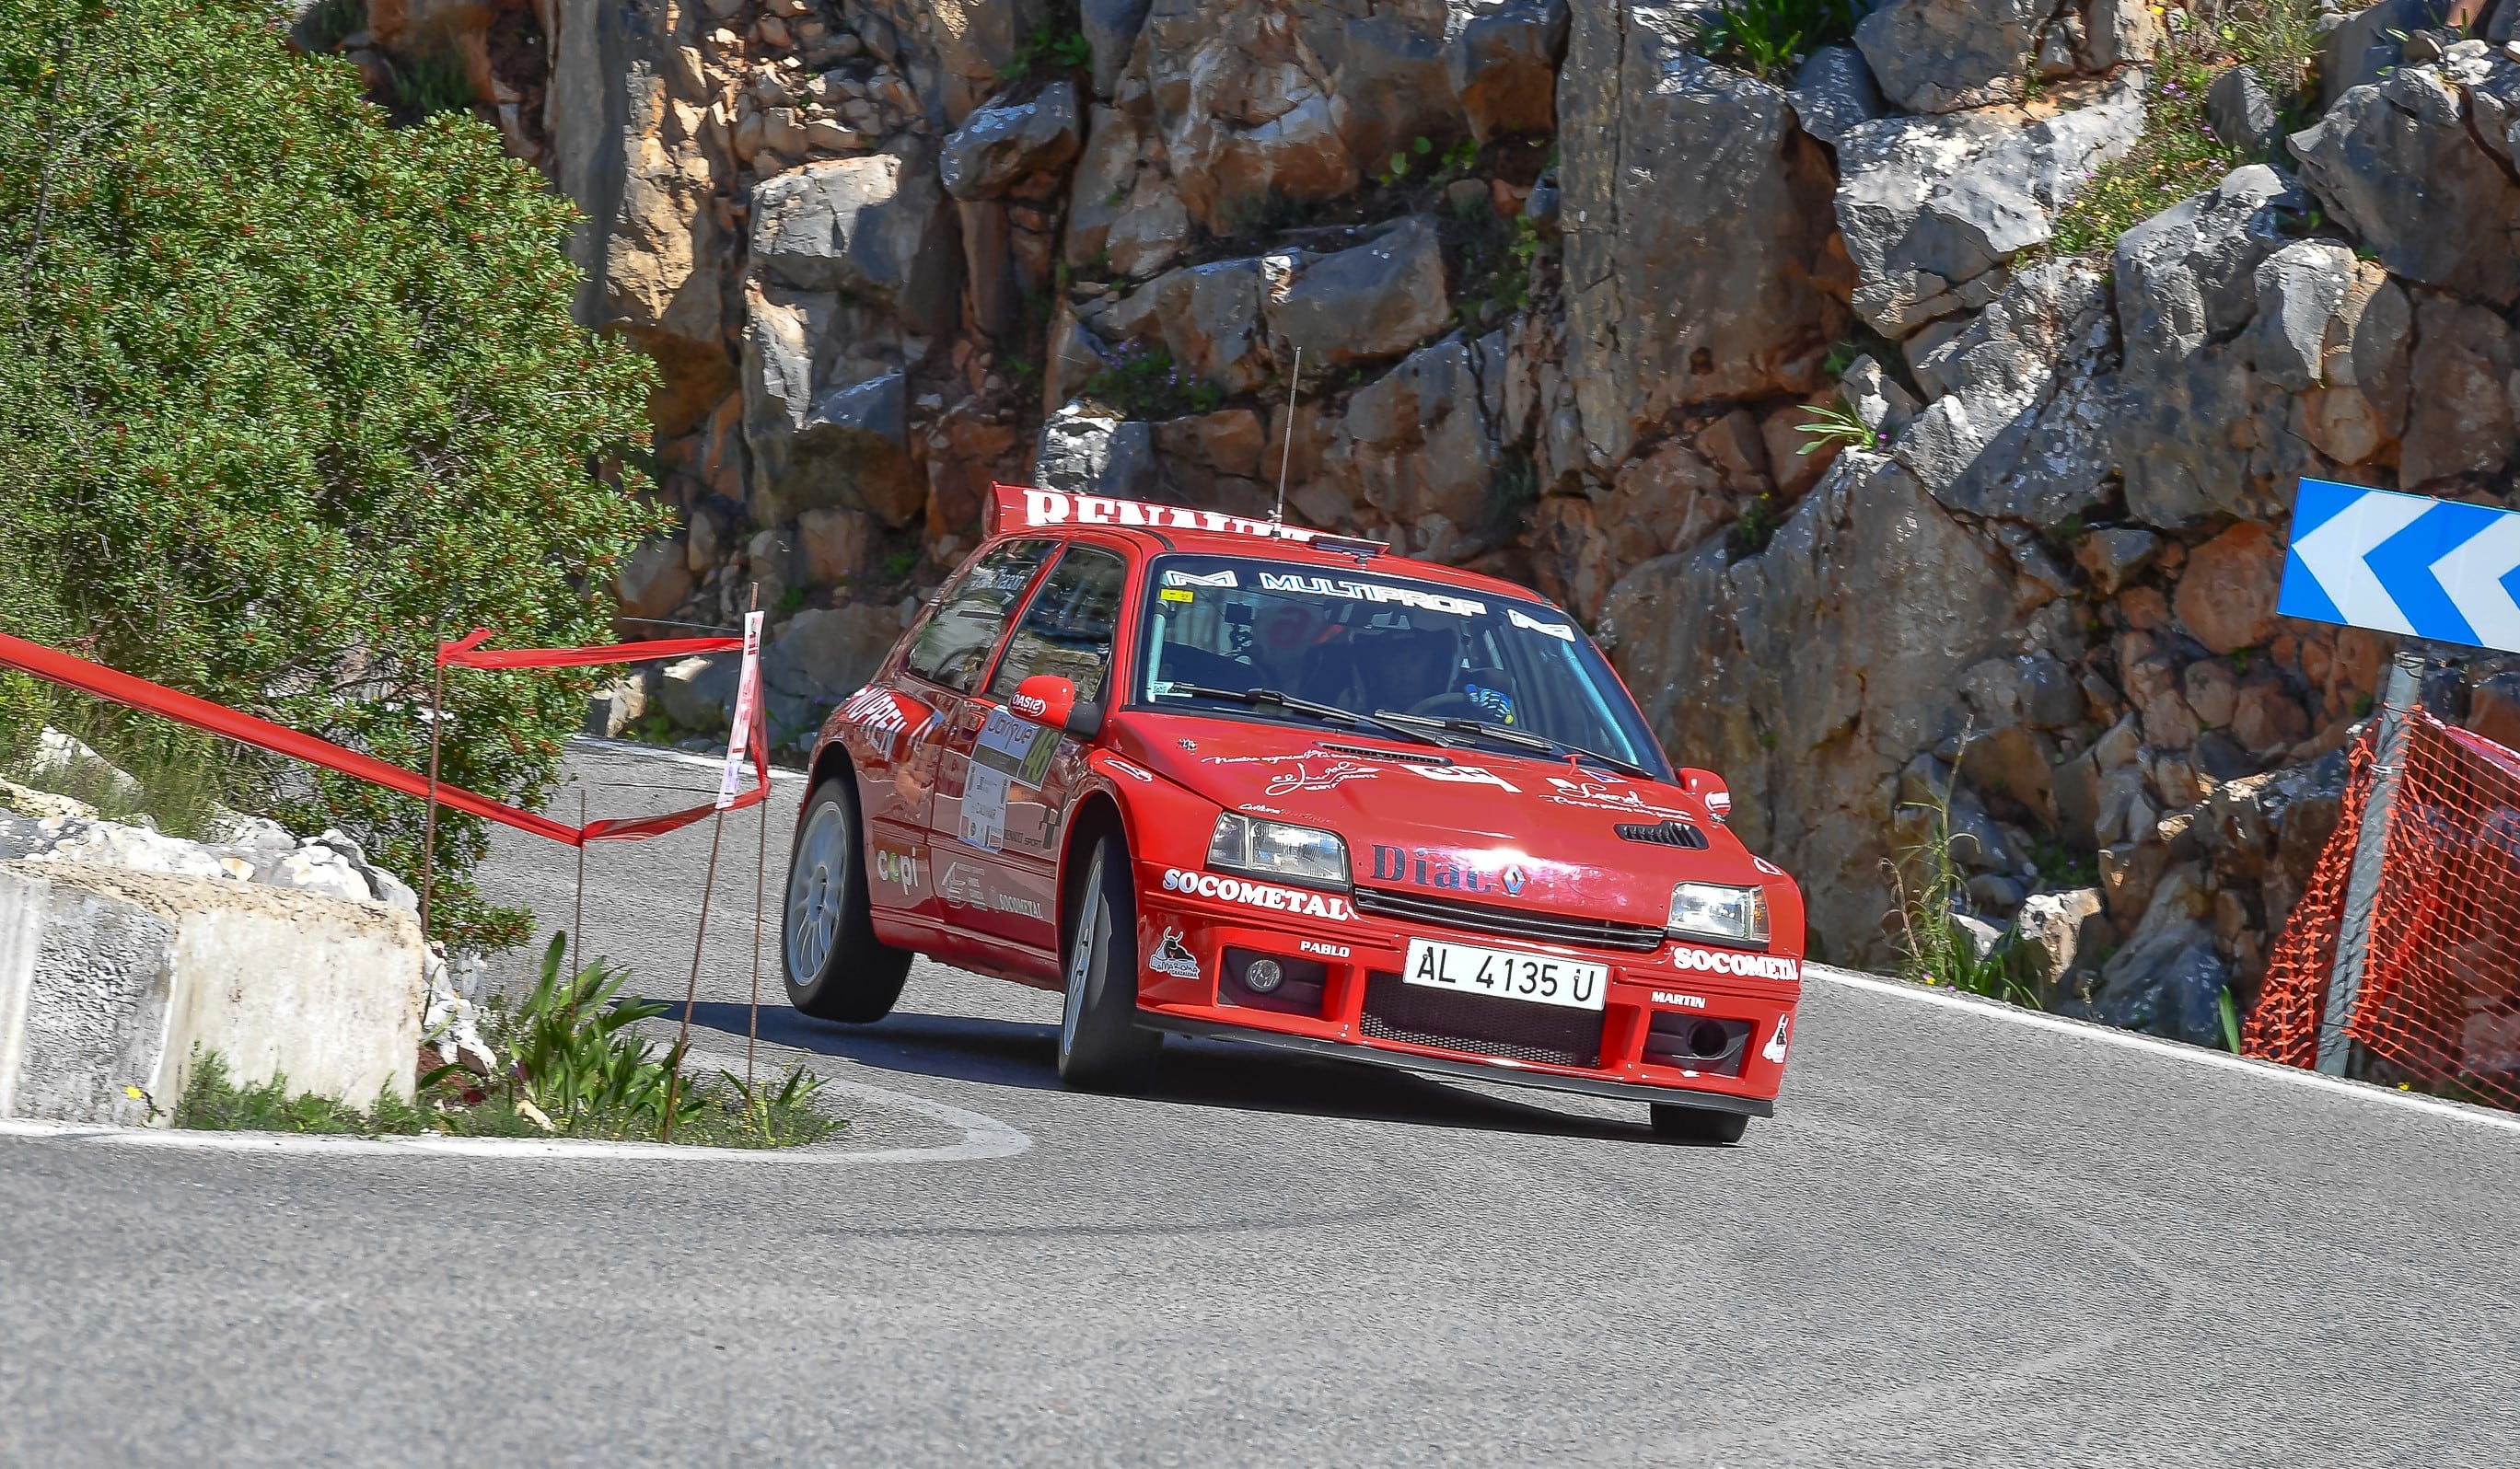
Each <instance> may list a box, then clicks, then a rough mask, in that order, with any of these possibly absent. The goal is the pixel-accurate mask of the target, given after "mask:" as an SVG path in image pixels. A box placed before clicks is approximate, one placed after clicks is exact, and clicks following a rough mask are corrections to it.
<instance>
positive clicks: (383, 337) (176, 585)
mask: <svg viewBox="0 0 2520 1469" xmlns="http://www.w3.org/2000/svg"><path fill="white" fill-rule="evenodd" d="M285 15H286V11H285V9H283V10H278V11H275V10H274V9H273V8H272V7H271V6H270V5H268V4H267V3H264V0H113V3H112V4H104V3H98V0H0V605H5V606H6V608H7V609H8V611H7V616H6V619H5V625H6V626H7V627H8V628H9V629H10V630H12V631H15V632H18V633H20V634H22V636H26V637H30V638H34V639H37V640H40V641H43V642H46V643H51V644H54V645H62V646H67V647H68V648H70V649H72V650H75V651H78V652H81V653H83V654H85V655H88V656H91V657H95V658H98V659H101V660H103V661H105V662H108V663H111V664H112V665H114V666H115V667H119V668H123V669H126V670H128V671H131V672H134V673H137V674H140V675H142V676H144V677H148V678H152V679H156V680H158V681H159V682H162V683H167V684H171V685H174V686H175V687H177V688H181V689H184V690H189V691H192V692H195V693H199V694H202V695H204V696H206V697H210V698H214V699H217V700H220V701H221V702H224V703H228V704H232V705H236V706H238V707H242V708H246V709H248V710H252V711H254V712H257V713H260V714H262V715H264V716H265V717H268V718H272V719H274V720H277V721H278V722H280V723H283V724H287V725H290V726H293V727H294V728H296V729H300V730H304V731H308V732H310V733H313V734H320V735H322V736H324V737H326V738H330V739H334V740H337V741H338V742H341V743H344V744H348V745H352V746H355V747H359V748H363V749H366V750H368V751H370V752H372V753H374V754H376V755H377V756H379V757H380V758H382V759H385V760H388V761H392V762H394V763H397V764H400V765H404V766H406V767H411V768H418V767H420V766H421V765H422V764H424V763H425V761H426V758H427V721H426V720H425V718H423V710H424V709H425V707H426V702H427V690H428V682H429V676H430V669H431V658H430V648H431V646H432V644H433V642H434V640H435V639H436V638H437V637H438V636H439V635H440V634H445V635H448V636H453V635H457V634H460V633H462V632H463V631H465V630H466V629H469V628H471V627H473V626H475V625H479V626H486V627H490V628H493V629H496V630H497V631H498V632H499V634H500V636H501V638H502V639H503V640H504V641H505V642H507V643H510V644H512V645H522V644H528V643H553V642H558V643H580V642H597V641H602V640H603V639H604V637H605V636H606V632H605V628H606V620H605V602H604V599H603V595H602V591H601V588H602V584H603V582H604V580H605V579H606V576H607V573H608V570H609V568H610V567H612V566H613V565H614V564H615V563H616V561H617V560H618V558H619V557H620V556H622V555H623V554H624V553H625V552H626V550H627V549H628V548H629V547H630V546H631V545H632V544H634V543H635V541H636V540H637V538H638V537H639V536H641V535H642V534H646V533H649V532H651V531H652V529H654V528H655V526H656V523H657V512H655V511H654V510H653V509H652V508H650V507H648V506H647V505H646V504H645V503H644V502H642V501H641V500H640V499H638V498H637V492H638V491H640V490H642V489H644V488H645V487H646V485H647V480H646V479H645V478H644V477H643V472H644V471H643V469H642V465H643V464H644V456H645V441H646V435H647V427H646V423H645V421H644V419H643V417H642V405H643V401H644V392H645V388H646V384H647V378H648V370H647V368H646V365H645V362H644V359H642V358H640V357H638V356H637V355H636V354H635V353H633V352H632V351H630V350H629V349H627V348H625V347H623V346H620V345H617V344H615V343H611V342H608V341H605V340H601V339H598V338H596V337H594V336H592V335H590V334H588V333H586V332H584V331H582V330H580V329H579V328H578V327H577V326H575V325H574V324H573V323H572V322H571V320H570V318H569V312H568V306H569V299H570V296H571V293H572V291H573V289H574V288H575V285H576V279H575V274H574V272H573V270H572V268H571V267H570V265H569V263H568V261H567V260H566V258H565V257H564V256H563V254H562V244H563V242H564V241H565V239H566V235H567V232H568V230H569V228H570V225H571V223H572V218H573V216H572V214H571V212H570V210H569V208H568V206H567V204H565V203H564V202H562V201H560V200H555V199H553V198H551V197H550V196H549V195H547V194H546V193H545V192H544V190H543V188H542V182H541V180H540V179H539V177H537V176H536V175H535V174H533V173H532V172H531V171H530V170H528V169H526V168H524V167H523V166H521V165H519V164H517V163H515V162H513V161H511V160H509V159H508V158H506V157H504V156H502V155H501V153H500V151H499V147H498V143H497V139H496V136H495V134H494V133H493V132H492V131H491V130H490V129H489V128H488V127H486V126H485V125H483V124H482V123H480V122H478V121H476V120H474V119H473V118H472V117H471V116H470V115H469V114H462V113H452V114H440V115H436V116H432V117H430V118H428V119H427V121H426V122H425V123H424V124H422V125H420V126H416V127H410V128H395V127H393V126H392V125H391V124H390V120H389V119H388V118H387V116H386V115H385V113H384V112H383V111H381V110H379V109H378V108H376V107H374V106H372V105H371V104H369V103H367V102H364V101H362V100H361V98H360V95H359V87H358V83H357V79H356V73H355V72H354V70H353V69H352V68H351V67H349V65H348V64H347V63H344V62H341V61H338V60H336V59H330V58H307V57H299V56H294V55H292V54H290V53H289V52H288V51H287V50H286V49H285V48H284V46H283V38H282V35H281V33H280V30H279V28H278V23H279V22H278V20H277V19H276V18H278V17H282V16H285ZM583 692H584V684H583V682H582V681H572V680H569V679H558V678H549V677H539V678H538V677H531V676H513V675H492V674H474V673H465V674H459V675H457V676H456V677H455V678H453V679H451V680H450V682H449V688H448V695H449V703H450V708H451V710H452V718H451V721H450V723H449V725H448V727H447V736H446V745H445V751H444V773H445V777H446V779H449V780H451V781H454V782H456V783H459V784H463V785H466V786H470V787H472V788H473V789H476V790H480V791H483V792H487V793H492V794H496V795H499V796H502V797H505V798H508V799H510V800H531V799H535V798H538V797H539V796H540V795H541V794H542V793H543V792H545V791H546V790H547V789H548V788H549V786H550V784H551V782H552V780H553V779H554V777H555V775H556V772H557V767H558V760H559V755H560V750H561V741H562V738H563V737H564V736H565V735H566V734H568V733H569V732H570V731H571V730H572V729H573V728H574V727H575V726H576V725H577V723H578V721H579V718H580V711H581V710H582V708H583V704H582V702H581V700H582V696H583ZM58 708H59V701H58V700H57V699H56V698H55V697H54V695H53V694H51V693H50V692H48V691H47V690H42V689H40V688H37V687H35V686H32V685H30V684H28V683H26V682H24V681H22V680H16V679H15V678H14V676H12V682H11V685H10V687H9V688H8V689H7V690H6V691H5V696H0V737H5V738H6V739H9V740H14V741H16V742H20V743H22V742H23V741H24V740H25V739H26V738H27V737H29V734H30V726H31V725H32V724H33V722H34V721H36V720H38V719H41V718H45V717H51V715H52V714H53V713H54V712H55V711H56V710H57V709H58ZM109 753H112V751H110V750H109ZM228 775H229V777H230V779H228V780H226V781H225V782H223V784H224V785H225V787H226V790H227V795H228V798H229V799H230V800H232V801H236V802H238V803H239V804H243V805H247V806H250V807H253V808H256V809H259V810H261V811H264V812H266V813H268V814H270V815H273V816H276V817H279V818H280V819H282V820H284V821H287V822H289V823H291V824H293V825H294V826H296V827H297V828H298V829H313V828H316V827H321V826H326V825H337V826H340V827H343V828H344V829H347V830H349V831H351V832H353V833H354V834H356V835H358V836H359V837H360V839H361V840H362V841H363V842H365V843H366V844H367V848H368V850H369V851H370V852H371V853H374V854H376V855H377V856H378V857H379V858H380V860H382V861H384V862H386V863H388V864H389V865H392V866H394V867H396V868H403V869H416V868H417V867H418V863H419V855H420V854H419V847H420V839H421V838H420V833H421V827H422V822H421V818H422V811H421V803H419V802H417V801H413V800H410V799H407V798H403V797H398V796H388V795H387V794H385V793H384V792H382V791H379V790H376V789H374V788H372V787H369V786H366V785H364V784H362V783H359V782H356V781H352V780H349V779H337V778H334V777H331V776H329V775H324V774H319V773H313V772H309V771H307V770H305V769H304V768H302V767H296V766H293V765H291V764H289V763H287V762H282V761H278V760H264V759H261V758H260V757H258V756H251V755H248V754H244V753H238V754H236V755H235V763H234V765H233V766H232V768H231V769H230V771H229V772H228ZM437 829H438V844H439V850H438V854H437V855H438V861H439V864H440V871H441V874H444V875H441V877H440V880H439V888H438V891H439V893H440V895H441V898H442V899H443V900H445V902H444V906H443V907H441V910H440V914H441V918H442V920H443V921H441V923H440V925H439V926H440V928H441V931H444V932H447V933H448V934H450V935H451V936H454V937H459V938H468V939H473V940H482V939H489V940H498V941H506V940H513V939H515V938H517V937H518V936H519V935H520V934H521V932H522V928H521V915H518V914H506V915H501V914H494V913H487V912H486V911H484V910H483V909H482V908H481V907H480V905H479V903H478V900H477V897H476V896H475V895H474V893H473V892H472V889H471V887H470V886H469V884H468V883H467V882H466V881H465V880H464V879H463V877H462V875H461V874H462V872H463V870H464V869H465V868H468V867H469V866H470V864H471V863H472V861H474V860H476V859H477V858H478V857H479V856H480V855H481V853H482V852H483V850H484V845H485V839H486V832H485V830H484V828H483V827H482V825H481V824H479V823H478V822H476V821H473V820H472V819H470V818H464V817H454V816H450V817H449V818H448V819H446V820H441V821H440V823H439V824H438V828H437ZM450 877H451V878H452V880H449V879H450Z"/></svg>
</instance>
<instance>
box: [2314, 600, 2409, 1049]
mask: <svg viewBox="0 0 2520 1469" xmlns="http://www.w3.org/2000/svg"><path fill="white" fill-rule="evenodd" d="M2423 671H2424V660H2423V655H2422V654H2420V653H2418V652H2416V651H2414V650H2413V649H2411V648H2400V649H2399V650H2398V656H2397V660H2396V661H2395V662H2394V663H2392V664H2391V665H2390V667H2389V686H2388V690H2387V692H2386V693H2385V694H2384V696H2383V697H2382V698H2381V700H2380V735H2379V738H2378V739H2376V740H2374V741H2373V742H2372V748H2371V794H2370V796H2369V797H2368V798H2367V799H2366V800H2365V801H2364V802H2363V828H2362V830H2360V831H2358V832H2356V833H2355V836H2354V866H2353V867H2352V868H2350V869H2349V871H2348V874H2347V876H2346V879H2345V914H2344V917H2343V919H2342V920H2341V921H2340V922H2339V923H2338V925H2337V929H2336V967H2335V968H2333V969H2331V970H2329V971H2328V976H2327V1007H2326V1008H2325V1009H2324V1010H2323V1011H2321V1012H2320V1014H2319V1017H2318V1069H2319V1070H2320V1071H2322V1072H2324V1073H2326V1074H2327V1075H2329V1076H2343V1075H2345V1070H2346V1066H2347V1065H2348V1063H2349V1062H2350V1061H2351V1060H2352V1058H2353V1053H2354V1038H2353V1036H2352V1035H2351V1034H2350V1033H2349V1032H2348V1031H2347V1030H2346V1026H2347V1025H2348V1024H2350V1023H2351V1022H2352V1021H2353V1019H2354V1005H2355V1002H2357V1001H2358V1000H2359V999H2360V998H2361V997H2362V994H2363V969H2364V966H2365V965H2367V964H2368V963H2369V962H2370V958H2371V911H2372V909H2373V907H2374V906H2375V905H2376V904H2377V902H2378V900H2379V896H2380V866H2381V861H2382V859H2383V858H2384V857H2386V856H2387V854H2388V846H2389V810H2390V807H2391V806H2392V805H2393V804H2395V802H2396V800H2397V795H2398V779H2399V778H2400V777H2401V776H2402V775H2404V774H2405V772H2406V752H2407V711H2408V710H2409V709H2411V708H2413V707H2414V703H2415V694H2416V690H2417V686H2418V684H2419V683H2420V681H2421V679H2422V676H2423Z"/></svg>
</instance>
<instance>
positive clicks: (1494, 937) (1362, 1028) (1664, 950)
mask: <svg viewBox="0 0 2520 1469" xmlns="http://www.w3.org/2000/svg"><path fill="white" fill-rule="evenodd" d="M1140 871H1141V879H1142V880H1141V881H1140V883H1139V886H1138V892H1139V900H1138V902H1139V950H1138V952H1139V954H1140V955H1141V956H1142V957H1143V959H1144V961H1145V963H1146V968H1145V970H1144V971H1143V972H1142V973H1141V974H1140V975H1139V981H1140V983H1139V994H1138V1007H1139V1017H1138V1021H1139V1024H1140V1025H1142V1026H1144V1027H1146V1028H1148V1029H1151V1030H1160V1031H1171V1032H1175V1033H1178V1034H1183V1035H1200V1036H1225V1037H1231V1038H1234V1039H1237V1040H1242V1041H1247V1042H1252V1043H1255V1044H1258V1045H1263V1046H1275V1047H1278V1048H1281V1049H1286V1050H1294V1051H1300V1052H1304V1053H1306V1054H1312V1055H1326V1056H1335V1057H1339V1058H1342V1059H1347V1060H1356V1061H1365V1062H1370V1063H1373V1064H1376V1065H1383V1066H1391V1067H1396V1068H1399V1069H1402V1070H1409V1071H1417V1072H1420V1073H1425V1074H1430V1075H1439V1076H1457V1077H1467V1078H1476V1079H1478V1080H1481V1081H1491V1082H1501V1083H1506V1084H1508V1085H1512V1086H1521V1087H1536V1088H1542V1089H1546V1090H1552V1091H1572V1092H1581V1093H1584V1094H1588V1095H1594V1096H1607V1097H1616V1098H1619V1099H1622V1100H1628V1101H1644V1102H1660V1103H1666V1104H1676V1105H1682V1106H1691V1107H1703V1108H1707V1109H1709V1110H1715V1111H1729V1112H1739V1113H1744V1114H1747V1115H1749V1116H1754V1117H1765V1116H1770V1115H1773V1112H1774V1101H1775V1098H1776V1095H1777V1092H1778V1089H1779V1087H1780V1086H1781V1085H1782V1082H1783V1080H1784V1065H1785V1054H1786V1050H1787V1048H1788V1046H1789V1044H1790V1039H1791V1034H1792V1026H1793V1015H1794V1009H1795V1006H1796V1004H1797V1003H1798V1002H1800V1000H1801V998H1802V985H1801V982H1800V979H1799V973H1800V969H1799V964H1798V962H1797V961H1796V960H1794V959H1791V958H1789V957H1780V956H1775V955H1767V954H1755V953H1752V952H1750V951H1735V950H1725V949H1722V948H1721V947H1720V946H1713V945H1699V944H1678V943H1671V942H1664V943H1663V944H1661V945H1660V947H1659V948H1657V949H1655V950H1653V951H1652V952H1649V953H1643V952H1632V951H1625V950H1615V949H1606V948H1595V947H1591V946H1589V945H1587V946H1568V945H1563V944H1553V943H1545V942H1538V941H1533V940H1530V939H1525V938H1518V937H1512V936H1508V935H1504V934H1500V933H1497V932H1495V931H1491V930H1482V929H1480V928H1478V927H1477V926H1476V925H1475V923H1474V922H1464V923H1463V924H1462V925H1460V926H1456V925H1455V924H1453V923H1450V922H1445V923H1438V922H1421V921H1417V920H1414V919H1400V918H1394V917H1391V916H1389V915H1387V914H1384V913H1363V912H1359V911H1357V910H1356V909H1355V908H1354V907H1353V906H1351V905H1348V904H1345V903H1342V902H1335V901H1334V902H1332V903H1330V904H1328V905H1327V911H1326V909H1325V905H1323V904H1320V903H1318V902H1314V901H1311V900H1309V899H1308V900H1306V901H1302V902H1294V901H1288V895H1287V894H1285V893H1283V892H1273V893H1255V892H1253V891H1251V890H1250V885H1248V884H1244V885H1240V886H1237V885H1235V884H1225V885H1224V889H1223V891H1222V893H1221V895H1206V894H1201V893H1196V892H1190V891H1184V890H1182V888H1181V886H1180V884H1179V883H1178V882H1175V883H1173V884H1171V885H1167V883H1166V881H1165V877H1166V873H1165V870H1164V869H1163V868H1141V869H1140ZM1177 875H1178V874H1176V876H1177ZM1202 885H1205V886H1215V884H1202ZM1255 909H1258V910H1264V911H1255ZM1412 938H1426V939H1434V940H1441V941H1444V942H1448V943H1454V944H1468V945H1475V946H1478V947H1481V948H1487V949H1497V950H1506V951H1511V952H1521V953H1535V954H1547V955H1555V956H1558V957H1566V958H1573V959H1581V960H1587V961H1590V962H1594V963H1598V964H1602V965H1604V966H1606V967H1607V968H1608V970H1609V974H1610V983H1609V987H1608V992H1607V995H1606V997H1605V1002H1604V1004H1603V1006H1602V1008H1601V1009H1600V1010H1598V1011H1581V1010H1572V1009H1566V1008H1560V1007H1557V1006H1553V1005H1540V1004H1534V1003H1531V1002H1526V1001H1514V1000H1503V999H1492V998H1486V997H1480V996H1473V995H1461V994H1458V993H1456V992H1453V991H1448V990H1436V989H1430V988H1428V987H1425V986H1412V985H1405V984H1404V982H1403V981H1402V980H1401V978H1400V973H1401V970H1402V969H1403V968H1404V967H1405V966H1406V961H1407V954H1408V945H1409V941H1410V939H1412ZM1255 957H1269V958H1272V959H1275V960H1277V961H1278V963H1279V965H1280V967H1281V968H1282V969H1283V970H1284V971H1285V973H1286V975H1287V978H1286V980H1285V981H1284V983H1283V985H1282V986H1281V987H1280V988H1279V989H1278V990H1277V991H1276V992H1275V993H1272V994H1268V995H1255V994H1253V993H1252V992H1251V991H1250V990H1249V989H1248V988H1247V987H1246V986H1245V985H1244V984H1243V983H1242V978H1243V975H1244V974H1245V972H1246V971H1247V970H1248V967H1249V965H1250V964H1251V962H1252V961H1253V959H1254V958H1255ZM1299 976H1300V977H1299ZM1716 1035H1725V1036H1730V1037H1731V1038H1732V1041H1731V1044H1730V1046H1700V1045H1699V1044H1698V1043H1697V1042H1696V1041H1695V1040H1693V1039H1691V1040H1688V1041H1683V1040H1682V1039H1680V1038H1694V1037H1697V1036H1716Z"/></svg>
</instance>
